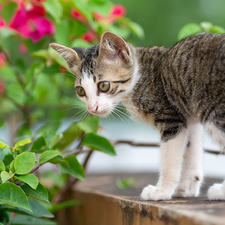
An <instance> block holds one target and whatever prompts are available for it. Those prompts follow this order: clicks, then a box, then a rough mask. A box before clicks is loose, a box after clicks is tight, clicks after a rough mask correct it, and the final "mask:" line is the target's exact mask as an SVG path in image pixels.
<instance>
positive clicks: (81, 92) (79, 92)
mask: <svg viewBox="0 0 225 225" xmlns="http://www.w3.org/2000/svg"><path fill="white" fill-rule="evenodd" d="M76 91H77V94H78V95H80V96H81V97H83V96H85V90H84V89H83V88H82V87H81V86H78V87H76Z"/></svg>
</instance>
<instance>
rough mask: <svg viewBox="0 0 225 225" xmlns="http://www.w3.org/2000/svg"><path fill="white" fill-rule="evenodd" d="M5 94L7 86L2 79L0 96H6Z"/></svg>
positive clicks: (0, 81)
mask: <svg viewBox="0 0 225 225" xmlns="http://www.w3.org/2000/svg"><path fill="white" fill-rule="evenodd" d="M4 93H5V84H4V83H3V81H2V80H1V79H0V94H4Z"/></svg>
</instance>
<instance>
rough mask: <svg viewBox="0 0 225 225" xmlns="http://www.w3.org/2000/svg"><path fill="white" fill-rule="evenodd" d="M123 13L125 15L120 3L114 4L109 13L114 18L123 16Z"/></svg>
mask: <svg viewBox="0 0 225 225" xmlns="http://www.w3.org/2000/svg"><path fill="white" fill-rule="evenodd" d="M125 15H126V9H125V8H124V7H123V6H122V5H114V6H113V8H112V11H111V13H110V16H112V17H114V18H116V19H120V18H123V17H124V16H125Z"/></svg>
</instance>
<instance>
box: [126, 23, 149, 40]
mask: <svg viewBox="0 0 225 225" xmlns="http://www.w3.org/2000/svg"><path fill="white" fill-rule="evenodd" d="M128 27H129V28H130V29H131V31H132V33H133V34H135V35H136V36H138V37H139V38H140V39H144V37H145V32H144V30H143V28H142V27H141V26H140V25H139V24H138V23H135V22H132V21H130V22H129V23H128Z"/></svg>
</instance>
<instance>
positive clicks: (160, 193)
mask: <svg viewBox="0 0 225 225" xmlns="http://www.w3.org/2000/svg"><path fill="white" fill-rule="evenodd" d="M171 195H172V194H171V193H170V192H168V191H167V190H164V189H162V188H159V187H157V186H152V185H148V186H147V187H145V188H144V189H143V190H142V192H141V196H140V197H141V200H153V201H158V200H169V199H171Z"/></svg>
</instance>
